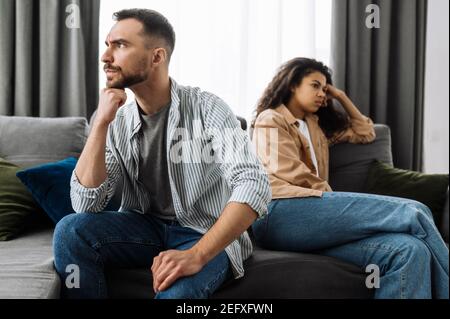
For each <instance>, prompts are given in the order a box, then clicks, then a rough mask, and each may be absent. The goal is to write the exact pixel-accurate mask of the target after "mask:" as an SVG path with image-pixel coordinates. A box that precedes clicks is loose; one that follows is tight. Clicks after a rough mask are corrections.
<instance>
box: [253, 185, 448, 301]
mask: <svg viewBox="0 0 450 319" xmlns="http://www.w3.org/2000/svg"><path fill="white" fill-rule="evenodd" d="M252 230H253V234H254V236H255V238H256V241H257V243H258V244H259V245H260V246H263V247H265V248H268V249H273V250H290V251H298V252H313V253H317V254H322V255H326V256H331V257H335V258H338V259H341V260H344V261H347V262H349V263H353V264H355V265H357V266H359V267H361V268H362V269H364V270H365V269H366V266H367V265H370V264H375V265H377V266H378V267H379V270H380V281H379V283H380V287H379V288H378V289H376V291H375V298H431V297H434V298H448V297H449V290H448V289H449V277H448V262H449V259H448V258H449V253H448V248H447V246H446V245H445V243H444V241H443V239H442V237H441V235H440V234H439V231H438V230H437V228H436V226H435V224H434V222H433V217H432V214H431V212H430V210H429V209H428V208H427V207H426V206H425V205H423V204H421V203H419V202H417V201H412V200H407V199H402V198H397V197H388V196H378V195H370V194H359V193H343V192H325V193H324V194H323V197H321V198H319V197H307V198H290V199H278V200H273V201H272V202H271V203H270V204H269V213H268V215H266V216H265V218H263V219H260V220H258V221H256V222H255V223H254V224H253V226H252Z"/></svg>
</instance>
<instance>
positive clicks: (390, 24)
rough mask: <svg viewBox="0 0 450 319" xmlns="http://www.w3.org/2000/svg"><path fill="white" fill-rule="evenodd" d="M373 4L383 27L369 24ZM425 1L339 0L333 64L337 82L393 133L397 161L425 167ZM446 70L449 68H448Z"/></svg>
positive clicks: (335, 10) (334, 24) (336, 1)
mask: <svg viewBox="0 0 450 319" xmlns="http://www.w3.org/2000/svg"><path fill="white" fill-rule="evenodd" d="M369 4H376V5H378V7H379V8H380V12H379V13H380V25H379V26H380V28H367V27H366V18H367V17H368V16H369V15H370V13H371V12H372V11H370V12H366V7H367V6H368V5H369ZM426 8H427V1H426V0H334V1H333V15H332V16H333V18H332V36H331V39H332V40H331V41H332V43H331V68H332V69H333V71H334V81H335V84H336V85H337V86H338V87H340V88H342V89H344V90H345V91H346V92H347V94H348V95H349V97H350V98H351V99H352V100H353V101H354V102H355V104H356V105H357V106H358V107H359V109H360V110H361V111H362V112H363V113H364V114H366V115H369V116H370V117H371V118H372V119H373V120H374V121H375V122H377V123H383V124H387V125H389V126H390V128H391V132H392V146H393V158H394V165H395V166H396V167H398V168H403V169H413V170H418V171H420V170H421V169H422V139H423V92H424V74H425V71H424V69H425V35H426V32H425V31H426ZM443 72H447V71H446V70H443Z"/></svg>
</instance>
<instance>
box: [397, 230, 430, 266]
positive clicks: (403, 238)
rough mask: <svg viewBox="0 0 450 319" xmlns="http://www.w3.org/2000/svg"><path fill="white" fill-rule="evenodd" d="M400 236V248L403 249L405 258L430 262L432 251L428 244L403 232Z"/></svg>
mask: <svg viewBox="0 0 450 319" xmlns="http://www.w3.org/2000/svg"><path fill="white" fill-rule="evenodd" d="M398 237H399V248H400V249H401V251H402V256H403V258H404V259H408V260H413V261H414V262H418V263H419V262H430V260H431V252H430V250H429V248H428V246H427V245H426V244H425V243H424V242H423V241H422V240H420V239H418V238H416V237H414V236H411V235H407V234H401V235H398Z"/></svg>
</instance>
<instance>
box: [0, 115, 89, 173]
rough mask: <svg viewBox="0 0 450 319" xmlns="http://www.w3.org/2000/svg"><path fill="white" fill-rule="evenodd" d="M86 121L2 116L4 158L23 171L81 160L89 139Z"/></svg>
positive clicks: (0, 146) (0, 153)
mask: <svg viewBox="0 0 450 319" xmlns="http://www.w3.org/2000/svg"><path fill="white" fill-rule="evenodd" d="M87 129H88V127H87V121H86V119H85V118H82V117H63V118H34V117H22V116H1V115H0V157H3V158H4V159H6V160H7V161H9V162H12V163H14V164H16V165H18V166H21V167H31V166H35V165H39V164H43V163H48V162H54V161H59V160H62V159H64V158H66V157H70V156H74V157H78V156H79V154H80V153H81V151H82V149H83V147H84V144H85V142H86V137H87Z"/></svg>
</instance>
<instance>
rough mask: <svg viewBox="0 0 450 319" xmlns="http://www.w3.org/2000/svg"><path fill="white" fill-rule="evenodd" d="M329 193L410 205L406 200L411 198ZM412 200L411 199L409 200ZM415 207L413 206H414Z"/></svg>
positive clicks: (334, 195)
mask: <svg viewBox="0 0 450 319" xmlns="http://www.w3.org/2000/svg"><path fill="white" fill-rule="evenodd" d="M329 195H331V196H333V197H353V198H365V199H371V200H373V199H375V200H379V201H387V202H391V203H394V204H404V205H410V203H408V201H410V200H411V199H407V198H402V199H395V197H394V196H384V195H377V194H365V193H357V194H356V193H345V196H341V193H339V192H329ZM378 196H382V197H383V198H378ZM411 201H413V200H411ZM414 208H415V207H414Z"/></svg>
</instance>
